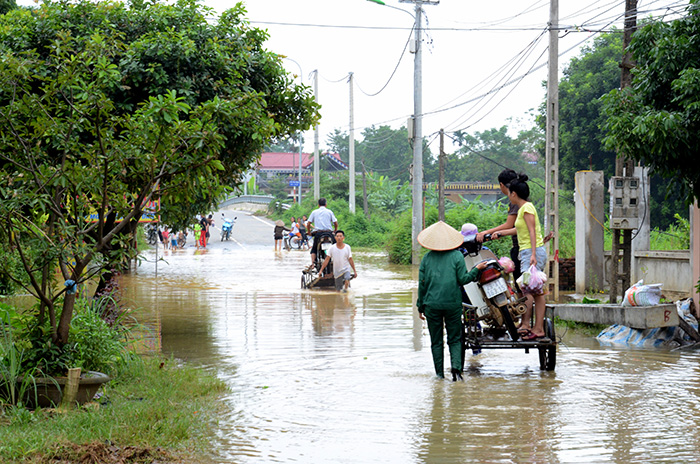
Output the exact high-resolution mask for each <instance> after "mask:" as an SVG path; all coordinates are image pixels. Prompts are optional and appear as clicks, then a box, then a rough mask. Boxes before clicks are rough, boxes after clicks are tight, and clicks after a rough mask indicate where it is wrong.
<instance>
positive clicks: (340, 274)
mask: <svg viewBox="0 0 700 464" xmlns="http://www.w3.org/2000/svg"><path fill="white" fill-rule="evenodd" d="M331 259H332V260H333V277H335V289H336V290H338V291H339V292H340V291H343V292H347V291H348V287H349V286H350V279H354V278H355V277H357V271H356V270H355V261H353V260H352V250H350V245H346V244H345V232H343V231H342V230H337V231H336V232H335V245H333V246H331V247H330V249H329V250H328V256H326V259H325V260H324V261H323V264H322V265H321V270H320V271H319V273H318V274H319V275H323V270H324V269H326V266H328V262H329V261H330V260H331ZM351 268H352V274H350V269H351Z"/></svg>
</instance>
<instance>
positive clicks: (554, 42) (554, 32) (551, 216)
mask: <svg viewBox="0 0 700 464" xmlns="http://www.w3.org/2000/svg"><path fill="white" fill-rule="evenodd" d="M545 139H546V140H545V164H546V167H545V175H546V176H547V178H546V179H545V197H544V209H545V216H544V230H545V233H548V232H550V231H551V232H552V233H553V234H554V236H553V238H552V240H551V241H550V242H549V243H548V244H547V248H548V249H547V256H548V257H550V256H551V257H550V258H549V259H548V262H549V281H548V282H549V283H548V285H549V294H550V295H552V298H553V299H554V301H558V300H559V0H550V3H549V74H548V76H547V131H546V136H545ZM550 243H551V245H550ZM552 248H554V252H553V253H551V250H552Z"/></svg>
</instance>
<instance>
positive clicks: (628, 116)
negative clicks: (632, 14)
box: [604, 0, 700, 201]
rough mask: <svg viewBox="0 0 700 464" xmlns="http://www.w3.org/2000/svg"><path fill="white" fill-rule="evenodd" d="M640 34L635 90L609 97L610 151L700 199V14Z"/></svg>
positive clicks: (694, 5)
mask: <svg viewBox="0 0 700 464" xmlns="http://www.w3.org/2000/svg"><path fill="white" fill-rule="evenodd" d="M699 6H700V2H699V1H698V0H691V1H690V2H689V6H688V8H687V11H686V14H685V16H684V17H682V18H681V19H678V20H675V21H672V22H670V23H664V22H655V23H651V24H647V25H646V26H644V27H642V28H640V29H639V30H637V31H636V32H635V34H634V35H633V37H632V42H631V44H630V51H631V52H632V54H633V58H634V61H635V63H636V66H635V68H634V69H633V70H632V73H633V79H632V85H631V86H629V87H627V88H625V89H623V90H613V91H612V92H610V94H609V95H608V96H607V97H606V98H605V101H604V109H605V114H606V116H607V119H606V121H605V123H604V129H605V130H606V132H607V136H606V139H605V142H606V146H607V148H608V149H610V150H613V149H614V150H618V151H619V152H620V153H624V155H626V156H628V157H630V158H632V159H634V160H637V161H640V162H642V163H643V164H644V165H646V166H649V167H650V168H651V169H652V171H653V172H656V173H659V174H660V175H662V176H664V177H666V178H668V179H674V180H675V182H672V183H671V185H672V188H673V189H675V190H677V191H679V192H681V193H682V195H683V197H684V198H685V199H686V200H688V201H690V200H692V199H693V198H694V199H700V163H698V155H699V154H700V151H699V150H700V11H698V7H699Z"/></svg>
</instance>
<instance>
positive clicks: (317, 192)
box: [313, 69, 321, 201]
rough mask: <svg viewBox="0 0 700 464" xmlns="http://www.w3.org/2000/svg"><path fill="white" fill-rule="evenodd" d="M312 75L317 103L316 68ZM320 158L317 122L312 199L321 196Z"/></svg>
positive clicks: (315, 127)
mask: <svg viewBox="0 0 700 464" xmlns="http://www.w3.org/2000/svg"><path fill="white" fill-rule="evenodd" d="M313 75H314V100H315V101H316V103H318V69H314V70H313ZM320 164H321V160H320V159H319V152H318V124H316V125H315V126H314V201H318V199H319V198H320V197H321V185H320V177H319V174H318V173H319V165H320Z"/></svg>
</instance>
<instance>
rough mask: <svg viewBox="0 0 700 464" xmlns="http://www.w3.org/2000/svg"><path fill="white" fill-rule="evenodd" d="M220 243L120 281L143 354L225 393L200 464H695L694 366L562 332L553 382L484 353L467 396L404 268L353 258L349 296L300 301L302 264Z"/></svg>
mask: <svg viewBox="0 0 700 464" xmlns="http://www.w3.org/2000/svg"><path fill="white" fill-rule="evenodd" d="M271 230H272V229H271V228H270V231H271ZM217 242H218V237H214V238H213V239H212V246H211V247H210V249H208V250H206V251H195V250H194V248H192V247H188V248H186V249H184V250H177V251H174V252H170V251H168V252H166V255H165V257H164V259H165V261H160V262H159V263H158V266H157V267H158V269H157V276H156V266H155V263H154V260H153V258H154V254H153V253H152V252H146V253H145V254H144V256H145V258H146V259H147V261H145V262H143V263H142V264H141V265H140V266H139V267H138V268H137V269H136V270H135V271H134V272H132V273H131V274H130V275H126V276H124V277H123V288H124V289H125V292H126V294H125V297H126V299H127V300H130V301H131V302H132V303H133V304H134V305H135V306H136V307H139V308H140V309H139V311H138V318H139V320H140V322H142V323H143V324H145V325H147V326H148V327H151V328H152V333H153V335H152V338H151V340H150V343H152V346H153V349H155V350H160V351H162V352H163V353H165V354H167V355H173V356H175V357H177V358H181V359H183V360H186V361H188V362H191V363H195V364H197V365H201V366H203V367H204V368H205V369H211V370H213V371H215V372H216V373H217V375H218V376H220V377H221V378H222V379H224V380H225V381H226V382H227V383H228V385H230V388H231V392H232V393H231V394H230V396H228V397H226V398H224V399H223V401H224V402H225V410H226V413H225V414H224V415H223V416H222V417H221V418H220V423H219V425H218V428H217V429H216V430H215V431H213V432H212V433H213V438H212V441H213V448H212V451H211V462H218V463H250V462H256V463H257V462H283V463H286V462H296V463H370V462H371V463H404V464H405V463H524V462H533V463H569V462H571V463H573V462H578V463H598V462H606V463H608V462H609V463H650V462H654V463H658V462H669V463H681V462H700V458H699V456H700V438H699V435H698V425H699V423H700V419H699V418H698V414H700V402H699V401H698V395H699V394H700V372H699V363H698V361H699V358H698V355H697V354H696V353H694V352H672V351H666V350H653V349H646V350H639V349H625V348H620V347H609V346H602V345H600V344H599V343H598V342H597V341H596V340H595V339H593V338H591V337H584V336H577V335H573V334H571V333H562V332H563V331H564V330H563V329H560V331H559V332H560V333H559V334H558V335H559V336H560V337H562V343H561V344H560V345H559V349H558V359H557V366H556V370H555V371H553V372H543V371H540V370H539V362H538V357H537V352H536V351H532V352H531V353H530V354H525V352H524V351H522V350H485V351H484V352H483V353H482V354H479V355H477V356H472V355H469V354H468V355H467V356H468V357H467V360H466V366H467V367H466V372H465V376H464V381H463V382H456V383H453V382H451V381H445V380H438V379H437V378H435V376H434V375H433V372H432V362H431V358H430V356H431V355H430V342H429V336H428V332H427V329H426V327H425V326H424V323H423V322H422V321H421V320H420V319H418V318H417V317H416V313H415V310H414V308H413V306H412V304H413V301H415V291H416V290H415V288H416V272H415V269H412V268H411V267H408V266H404V267H399V266H392V265H389V264H387V262H386V261H387V260H386V258H385V257H384V256H382V255H380V254H371V253H358V252H356V253H354V255H355V256H354V258H355V262H356V264H357V268H358V272H359V278H358V279H356V280H354V281H353V282H352V289H351V291H350V292H349V293H348V294H338V293H334V292H329V291H308V290H301V289H300V278H301V273H300V269H301V268H302V267H303V266H304V265H306V263H307V262H308V261H309V256H308V253H307V252H301V251H296V250H294V251H290V252H287V251H284V252H281V253H275V252H273V251H272V245H271V244H270V245H268V246H262V245H254V244H253V245H246V244H244V243H243V242H241V240H240V239H239V240H236V241H232V242H225V243H223V244H221V243H217ZM160 254H161V255H162V251H161V252H160ZM446 365H449V364H446Z"/></svg>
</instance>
